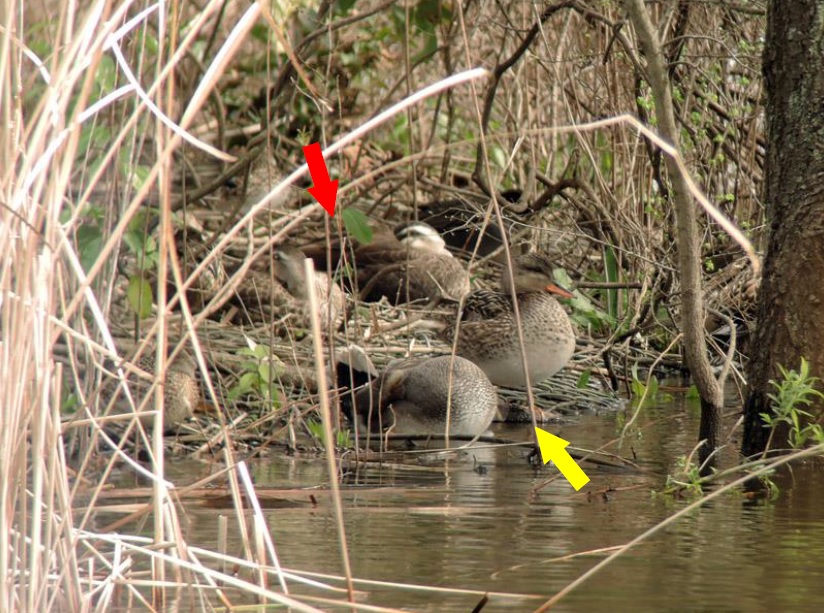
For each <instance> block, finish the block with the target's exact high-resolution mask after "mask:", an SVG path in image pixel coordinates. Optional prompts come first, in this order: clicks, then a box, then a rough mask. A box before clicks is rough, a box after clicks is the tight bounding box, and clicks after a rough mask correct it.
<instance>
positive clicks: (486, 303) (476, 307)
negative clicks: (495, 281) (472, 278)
mask: <svg viewBox="0 0 824 613" xmlns="http://www.w3.org/2000/svg"><path fill="white" fill-rule="evenodd" d="M510 317H512V298H511V297H510V296H508V295H506V294H503V293H501V292H496V291H494V290H489V289H477V290H475V291H474V292H472V293H471V294H469V296H467V298H466V301H465V302H464V307H463V311H461V321H490V320H498V319H502V318H510Z"/></svg>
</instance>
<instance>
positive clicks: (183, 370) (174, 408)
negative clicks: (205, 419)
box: [100, 349, 202, 431]
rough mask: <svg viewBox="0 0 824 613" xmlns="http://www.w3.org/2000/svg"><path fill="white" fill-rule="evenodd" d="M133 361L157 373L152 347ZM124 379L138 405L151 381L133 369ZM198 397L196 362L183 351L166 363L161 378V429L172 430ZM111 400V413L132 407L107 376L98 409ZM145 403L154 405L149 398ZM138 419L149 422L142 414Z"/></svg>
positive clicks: (142, 368)
mask: <svg viewBox="0 0 824 613" xmlns="http://www.w3.org/2000/svg"><path fill="white" fill-rule="evenodd" d="M135 365H136V366H137V367H139V368H140V369H141V370H143V371H145V373H146V374H148V375H155V374H156V373H155V354H154V353H153V352H152V350H151V349H149V350H147V353H144V354H143V356H142V357H141V358H140V359H139V360H138V361H137V363H136V364H135ZM124 370H125V369H124ZM126 380H127V382H128V386H129V393H130V394H131V396H132V400H134V408H136V409H139V408H140V405H141V404H142V403H143V400H144V399H145V397H146V394H147V393H149V390H150V388H151V383H150V381H149V379H147V378H145V377H141V376H138V375H136V374H134V373H126ZM201 399H202V397H201V393H200V385H199V384H198V382H197V362H196V361H195V359H194V357H193V356H192V355H191V354H190V353H188V352H187V351H182V352H180V353H178V354H177V355H176V356H175V358H174V360H172V361H171V362H167V364H166V376H165V378H164V380H163V425H164V429H165V430H166V431H169V430H174V429H175V428H177V427H178V426H179V425H180V424H182V423H183V422H185V421H186V420H187V419H189V418H190V417H192V415H193V414H194V410H195V407H197V406H198V404H199V403H200V401H201ZM112 403H113V404H112ZM110 404H112V406H113V410H112V414H122V413H128V412H130V411H131V410H132V409H131V406H130V402H129V399H128V398H127V396H126V393H125V391H124V390H123V388H122V386H121V385H119V384H118V382H117V381H116V380H115V379H109V380H107V381H106V382H105V383H104V384H103V386H102V388H101V391H100V407H101V409H105V408H106V407H107V406H109V405H110ZM144 406H145V407H148V409H153V408H154V403H152V402H151V401H149V403H148V404H146V405H144ZM141 422H143V423H144V424H148V423H151V419H150V418H149V417H148V416H147V417H146V418H141Z"/></svg>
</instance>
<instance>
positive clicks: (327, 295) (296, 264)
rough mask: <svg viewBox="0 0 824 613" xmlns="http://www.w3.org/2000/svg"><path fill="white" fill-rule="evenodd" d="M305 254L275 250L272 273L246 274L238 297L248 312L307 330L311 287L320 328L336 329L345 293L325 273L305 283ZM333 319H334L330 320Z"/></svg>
mask: <svg viewBox="0 0 824 613" xmlns="http://www.w3.org/2000/svg"><path fill="white" fill-rule="evenodd" d="M304 260H305V257H304V255H303V253H302V252H301V251H300V250H299V249H297V248H295V247H290V246H285V245H281V246H278V247H276V248H275V254H274V257H273V267H272V270H271V271H269V270H257V269H252V270H250V271H248V272H247V273H246V277H245V278H244V281H243V283H242V284H241V285H240V286H239V287H238V288H237V290H236V294H237V296H238V298H239V300H240V301H241V302H242V303H243V305H244V306H245V307H246V309H247V310H253V311H258V310H261V311H263V312H264V313H265V314H266V316H268V317H271V318H272V319H273V320H275V321H279V320H285V321H288V322H289V323H290V324H291V325H293V326H296V327H300V328H306V329H308V328H309V326H310V321H309V294H308V291H309V290H308V288H309V286H310V285H311V287H312V288H313V290H314V292H315V299H316V300H317V306H318V313H319V315H320V326H321V329H322V330H324V331H325V330H326V329H327V328H328V325H329V322H330V319H331V322H332V325H333V326H335V325H337V322H338V321H339V318H340V317H341V316H342V315H343V313H344V307H345V298H344V294H343V291H342V290H341V289H340V287H338V286H337V285H336V284H334V283H332V282H331V280H330V279H329V277H328V276H327V275H326V274H325V273H322V272H317V271H315V272H314V273H313V276H312V282H311V284H308V283H306V281H305V275H304V268H303V266H304V263H303V262H304ZM329 315H331V318H330V317H329Z"/></svg>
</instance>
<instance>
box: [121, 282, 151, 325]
mask: <svg viewBox="0 0 824 613" xmlns="http://www.w3.org/2000/svg"><path fill="white" fill-rule="evenodd" d="M126 297H127V298H128V300H129V306H131V307H132V310H133V311H134V312H135V313H136V314H137V316H138V317H139V318H140V319H144V318H146V317H148V316H149V315H151V313H152V301H153V296H152V286H151V284H150V283H149V282H148V281H147V280H146V279H144V278H143V277H141V276H140V275H135V276H133V277H131V278H130V279H129V287H128V289H127V290H126Z"/></svg>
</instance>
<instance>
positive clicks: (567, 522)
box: [170, 402, 824, 612]
mask: <svg viewBox="0 0 824 613" xmlns="http://www.w3.org/2000/svg"><path fill="white" fill-rule="evenodd" d="M696 413H697V409H696V408H695V406H694V405H691V404H688V403H685V402H672V403H668V404H665V405H662V406H659V407H657V408H653V409H650V410H647V411H645V413H644V414H643V415H642V416H641V417H640V419H639V421H638V426H639V429H637V430H636V431H635V433H634V434H633V435H632V436H631V437H630V438H629V439H628V440H626V441H625V443H624V446H623V448H622V455H624V456H626V457H630V458H632V457H633V454H634V455H635V457H636V461H637V463H638V464H639V465H640V466H641V468H642V470H641V471H640V472H639V471H621V470H614V469H604V468H599V467H596V466H593V465H590V464H583V465H582V466H583V467H584V469H585V470H586V472H587V474H588V475H589V477H590V478H591V481H590V483H589V484H587V485H586V486H585V487H584V488H583V489H582V490H581V492H579V493H576V492H575V491H574V490H573V489H572V488H571V487H570V486H569V485H568V484H567V483H566V481H564V480H562V479H559V480H556V481H554V482H552V483H550V484H549V485H547V486H546V487H545V488H543V489H541V490H540V491H539V492H536V491H535V488H536V486H537V485H539V484H541V483H543V482H544V481H546V480H547V479H548V478H550V477H552V476H554V475H555V474H556V470H555V469H554V468H552V467H551V466H550V467H546V468H545V469H543V470H539V471H537V472H536V471H535V470H534V469H533V468H531V467H530V466H529V465H528V464H527V462H526V460H525V453H526V452H525V451H524V450H523V449H519V448H501V449H481V450H476V451H471V452H469V453H468V454H466V455H463V456H461V457H458V458H455V459H452V460H449V461H446V462H445V461H443V460H439V461H437V462H434V463H432V464H431V465H427V466H420V467H404V468H393V467H385V468H382V469H376V468H369V469H368V470H367V471H365V472H364V471H358V472H357V473H356V474H355V473H353V474H350V475H348V476H347V479H346V484H345V485H344V486H343V487H344V489H343V500H344V517H345V528H346V536H347V539H348V545H349V552H350V560H351V564H352V572H353V575H354V576H355V577H357V578H360V579H370V580H380V581H389V582H401V583H405V584H417V585H424V586H438V587H448V588H460V589H465V590H477V591H479V592H506V593H510V594H520V595H522V597H520V598H514V597H503V596H501V597H496V596H492V597H491V599H490V602H489V604H487V606H486V607H485V608H484V611H531V610H533V609H535V608H536V607H538V606H539V605H540V604H541V603H542V602H543V601H545V600H546V599H548V598H549V597H551V596H553V595H554V594H555V593H557V592H558V591H559V590H561V589H563V588H564V587H565V586H567V585H568V584H569V583H570V582H572V581H573V580H574V579H575V578H576V577H578V576H579V575H581V574H582V573H584V572H585V571H587V570H588V569H589V568H591V567H592V566H593V565H595V564H596V563H597V562H599V561H600V560H601V559H603V557H604V556H605V555H606V554H605V553H603V550H604V549H605V548H609V547H615V546H620V545H622V544H624V543H626V542H628V541H630V540H632V539H633V538H635V537H636V536H637V535H639V534H640V533H642V532H644V531H645V530H647V529H648V528H650V527H651V526H653V525H655V524H656V523H658V522H659V521H661V520H662V519H664V518H666V517H668V516H670V515H672V514H673V513H674V512H676V511H677V510H679V509H680V508H682V507H683V506H685V505H686V504H688V501H686V500H680V499H673V498H672V497H667V496H653V495H652V494H651V491H652V490H658V491H660V490H661V489H662V488H663V485H664V483H665V480H666V475H667V474H668V473H672V472H674V471H675V470H676V464H677V457H678V456H682V455H685V454H688V453H689V452H690V451H691V450H692V447H693V444H694V439H695V437H696V434H695V433H696V432H697V414H696ZM619 419H620V418H619V415H618V414H616V413H608V414H601V415H583V416H578V417H575V418H573V419H572V420H571V422H570V423H566V424H564V425H560V426H557V427H550V428H549V429H550V430H552V431H553V432H554V433H556V434H558V435H559V436H562V437H564V438H566V439H567V440H569V441H571V442H572V445H574V446H579V447H584V448H596V447H599V446H601V445H603V444H605V443H607V442H608V441H611V440H613V439H615V438H616V436H617V432H618V429H617V425H616V424H617V422H618V420H619ZM496 433H497V434H498V435H500V436H502V437H508V438H512V439H525V438H526V437H528V436H529V430H528V428H527V427H520V426H519V427H512V426H499V427H497V428H496ZM737 445H738V443H737V442H734V443H733V444H732V446H731V448H730V449H729V450H728V452H727V454H726V455H725V456H722V462H727V463H729V461H731V460H733V459H734V458H735V450H736V449H737ZM611 449H614V446H612V447H611ZM479 465H481V467H482V468H481V469H479ZM201 468H202V467H201ZM173 470H175V471H181V472H180V475H181V476H179V477H176V476H174V473H170V476H173V478H174V480H175V481H176V482H178V483H179V484H182V483H185V482H191V481H192V480H194V479H193V477H192V476H191V475H190V476H189V477H188V478H186V477H184V476H183V475H185V474H186V473H187V471H188V470H190V468H187V464H186V463H176V464H175V466H174V468H173ZM250 470H251V472H252V474H253V477H254V479H255V483H256V484H257V486H258V487H261V489H263V487H264V486H271V487H276V488H289V489H293V488H298V487H313V488H314V487H317V486H325V485H326V484H327V482H328V479H327V474H326V468H325V461H324V460H323V459H322V458H317V457H304V458H283V457H279V458H267V459H265V460H260V461H258V462H256V463H254V464H251V465H250ZM821 472H822V471H821V469H820V468H819V467H817V466H815V465H807V466H795V467H793V470H792V474H786V475H783V476H778V477H777V478H776V480H777V482H778V483H779V485H780V487H781V489H782V491H781V495H780V497H779V498H778V499H777V500H775V501H772V502H770V501H765V500H763V499H762V500H759V501H751V500H748V499H747V498H745V497H744V496H743V495H742V494H741V493H740V492H738V493H731V494H729V495H723V496H722V497H720V498H718V499H716V500H713V501H711V502H709V503H707V504H706V505H704V506H702V507H701V508H700V509H698V510H697V511H695V512H694V513H692V514H691V515H689V516H688V517H686V518H683V519H681V520H680V521H678V522H677V523H675V524H674V525H672V526H670V527H668V528H666V529H664V530H662V531H660V532H658V533H657V534H655V535H654V536H652V537H651V538H650V539H649V540H647V541H645V542H644V543H642V544H641V545H639V546H637V547H636V548H634V549H632V550H630V551H629V552H628V553H626V554H625V555H623V556H622V557H620V558H618V559H617V560H615V561H614V562H613V563H611V564H610V565H608V566H607V567H606V568H604V569H603V570H602V571H601V572H599V573H598V574H597V575H595V576H594V577H593V578H591V579H590V580H589V581H587V582H586V583H584V584H583V585H581V586H580V587H578V588H577V589H575V590H574V591H573V592H572V593H571V594H569V595H568V596H567V597H566V598H564V599H563V600H562V601H561V603H560V604H559V605H558V606H557V607H556V608H555V609H553V610H558V611H707V612H709V611H713V612H716V611H813V610H815V611H817V610H820V606H818V603H817V601H818V599H819V597H820V589H821V585H824V562H822V561H821V560H824V510H823V509H824V505H822V503H824V487H823V486H822V484H824V479H822V478H821V477H822V474H821ZM324 490H325V488H324V489H322V490H318V491H315V492H314V495H315V498H316V500H317V505H313V504H310V502H309V493H310V492H307V493H306V495H305V496H303V495H302V494H298V495H297V496H294V495H293V494H290V497H291V498H293V499H295V500H297V502H298V504H295V505H291V506H288V507H285V508H277V509H272V510H268V511H266V512H265V514H266V519H267V522H268V525H269V528H270V531H271V534H272V536H273V538H274V541H275V545H276V547H277V551H278V555H279V557H280V562H281V564H282V565H283V566H285V567H287V568H291V569H300V570H304V571H314V572H321V573H330V574H336V575H341V574H342V573H343V571H342V569H343V566H342V563H341V557H340V549H339V545H338V539H337V529H336V523H335V519H334V513H333V509H332V504H331V499H330V498H329V496H328V495H327V494H326V493H325V491H324ZM186 512H187V518H188V522H187V526H188V533H187V538H188V541H189V542H190V544H196V545H200V546H205V547H210V548H215V547H216V534H217V528H216V526H217V517H218V515H219V514H220V513H223V514H226V515H228V516H229V517H230V523H231V516H232V511H231V510H226V511H220V510H215V509H203V508H199V507H196V506H190V507H187V511H186ZM231 534H233V535H234V532H232V533H231ZM241 552H242V550H241V547H240V543H239V541H238V540H235V541H234V542H232V543H230V548H229V552H228V553H232V554H235V555H240V554H241ZM336 585H340V584H337V583H336ZM356 587H357V588H358V589H359V590H360V592H361V595H360V597H359V601H361V602H366V603H369V604H376V605H383V606H389V607H396V608H400V609H405V610H414V611H438V612H450V611H460V612H466V611H470V610H472V608H473V606H474V605H475V604H476V603H477V602H478V600H479V598H480V596H479V595H478V594H466V595H455V594H445V593H431V592H429V593H427V592H423V591H418V590H411V589H399V588H395V587H393V588H388V587H387V588H385V587H379V586H371V585H356ZM290 588H291V589H292V590H293V591H294V593H297V594H300V593H307V591H306V589H305V588H301V587H300V586H297V585H294V584H293V585H291V586H290ZM312 593H313V594H319V592H312ZM327 596H328V594H327ZM530 596H533V597H530ZM332 597H334V596H332Z"/></svg>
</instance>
